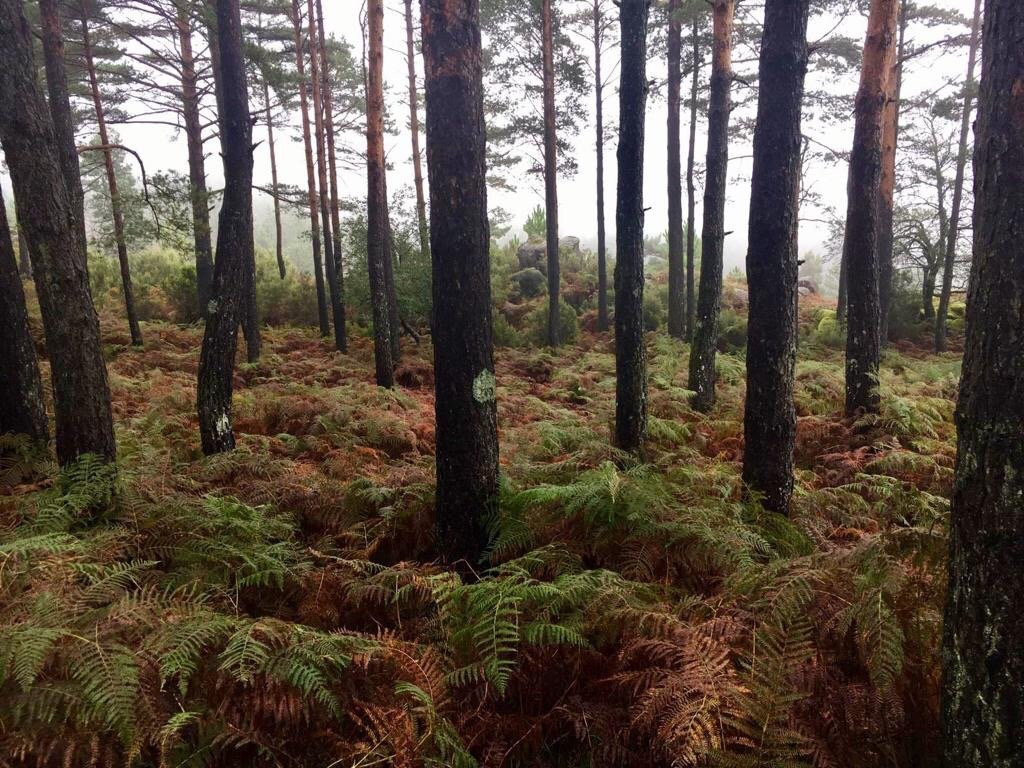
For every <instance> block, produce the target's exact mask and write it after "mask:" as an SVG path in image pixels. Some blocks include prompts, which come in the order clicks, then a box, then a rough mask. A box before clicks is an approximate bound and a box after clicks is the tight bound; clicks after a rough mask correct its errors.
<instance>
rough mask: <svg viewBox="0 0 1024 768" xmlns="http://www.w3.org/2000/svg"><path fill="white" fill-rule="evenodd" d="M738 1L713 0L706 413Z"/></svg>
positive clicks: (702, 394) (702, 379) (700, 375)
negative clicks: (734, 13)
mask: <svg viewBox="0 0 1024 768" xmlns="http://www.w3.org/2000/svg"><path fill="white" fill-rule="evenodd" d="M734 10H735V2H734V0H714V40H715V52H714V57H713V58H712V62H711V101H710V102H709V104H708V154H707V173H706V178H705V182H704V230H703V233H702V235H701V243H702V246H703V248H702V250H701V260H700V295H699V296H698V298H697V326H696V328H695V329H694V338H693V346H692V348H691V350H690V383H689V386H690V389H691V390H693V391H694V392H695V393H696V394H695V395H694V398H693V405H694V407H695V408H697V409H698V410H701V411H707V410H710V409H711V406H713V405H714V404H715V379H716V376H715V353H716V351H717V344H718V312H719V309H720V308H721V305H722V250H723V247H724V244H725V243H724V241H725V186H726V181H727V176H728V165H729V110H730V108H731V103H730V101H731V100H730V98H729V86H730V85H731V83H732V26H733V12H734Z"/></svg>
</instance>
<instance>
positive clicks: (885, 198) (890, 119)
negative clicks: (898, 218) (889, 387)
mask: <svg viewBox="0 0 1024 768" xmlns="http://www.w3.org/2000/svg"><path fill="white" fill-rule="evenodd" d="M899 5H900V9H899V30H900V31H899V42H898V44H897V46H896V59H895V61H894V62H893V72H892V75H891V76H890V83H889V85H890V88H889V94H888V96H887V100H886V104H885V112H884V113H883V115H882V120H883V127H882V178H881V182H880V194H879V196H878V205H879V209H878V303H879V314H880V317H879V323H880V325H879V333H878V338H879V343H880V344H881V345H882V346H883V347H885V345H886V344H887V343H888V340H889V311H890V309H891V308H892V275H893V263H892V246H893V236H892V212H893V196H894V192H895V189H896V150H897V147H898V144H899V136H900V110H901V108H902V106H903V104H902V100H901V95H902V90H903V49H904V44H905V41H906V34H907V13H906V11H907V7H906V3H905V2H904V1H903V0H900V4H899Z"/></svg>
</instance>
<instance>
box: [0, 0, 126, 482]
mask: <svg viewBox="0 0 1024 768" xmlns="http://www.w3.org/2000/svg"><path fill="white" fill-rule="evenodd" d="M0 103H3V104H4V109H3V110H0V143H2V145H3V150H4V155H5V157H6V159H7V165H8V167H9V169H10V173H11V182H12V184H13V186H14V194H15V197H16V199H17V201H18V210H19V212H20V214H21V215H19V217H18V220H19V222H20V223H21V225H22V226H24V227H25V229H26V234H27V237H28V241H29V244H30V248H31V249H32V268H33V278H34V280H35V285H36V293H37V295H38V297H39V304H40V307H41V309H42V313H43V327H44V330H45V332H46V346H47V350H48V351H49V356H50V367H51V372H52V379H53V397H54V410H55V417H56V427H57V428H56V444H57V458H58V460H59V461H60V463H61V464H64V465H66V464H70V463H71V462H73V461H75V460H76V459H77V458H78V457H79V456H81V455H82V454H86V453H91V454H95V455H96V456H98V457H99V458H100V459H103V460H113V459H114V455H115V453H116V448H115V444H114V425H113V419H112V416H111V409H110V392H109V389H108V386H107V369H106V365H105V364H104V362H103V350H102V346H101V343H100V329H99V319H98V318H97V316H96V310H95V309H94V307H93V303H92V296H91V295H90V293H89V273H88V268H87V266H86V259H85V250H84V247H83V246H84V244H83V243H82V240H81V237H80V234H79V229H78V227H79V218H78V214H77V212H76V210H75V207H76V203H75V200H74V198H73V196H72V193H71V191H70V190H69V188H68V184H67V181H66V178H65V176H64V172H63V168H62V165H61V161H60V156H61V149H60V146H59V145H58V142H57V139H56V137H55V132H54V126H53V118H52V117H51V115H50V111H49V108H48V107H47V105H46V101H45V99H44V98H43V97H42V94H40V93H39V90H38V88H37V85H36V68H35V62H34V61H33V57H32V33H31V30H30V28H29V25H28V22H27V20H26V19H25V16H24V14H23V11H22V4H21V1H20V0H0Z"/></svg>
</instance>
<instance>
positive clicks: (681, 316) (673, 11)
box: [668, 0, 686, 339]
mask: <svg viewBox="0 0 1024 768" xmlns="http://www.w3.org/2000/svg"><path fill="white" fill-rule="evenodd" d="M668 13H669V23H668V333H669V335H670V336H672V337H674V338H677V339H683V338H685V337H686V305H685V291H686V264H685V263H684V262H683V258H684V257H683V181H682V149H681V147H680V135H679V133H680V122H679V101H680V100H679V90H680V85H681V80H682V73H681V71H680V60H681V58H682V52H681V51H682V23H681V22H680V20H679V0H669V4H668Z"/></svg>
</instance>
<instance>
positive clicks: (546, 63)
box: [541, 0, 561, 347]
mask: <svg viewBox="0 0 1024 768" xmlns="http://www.w3.org/2000/svg"><path fill="white" fill-rule="evenodd" d="M551 3H552V0H541V25H542V29H541V57H542V59H543V69H544V87H543V91H544V216H545V220H546V224H547V232H546V243H547V258H548V344H549V345H550V346H552V347H557V346H558V344H559V341H560V340H559V336H560V333H559V331H560V326H561V322H560V319H561V316H560V313H561V308H560V306H559V301H560V300H559V291H560V285H561V275H560V274H559V256H560V254H559V252H558V136H557V133H556V129H555V44H554V20H553V18H552V14H553V12H554V10H553V9H552V7H551Z"/></svg>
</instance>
